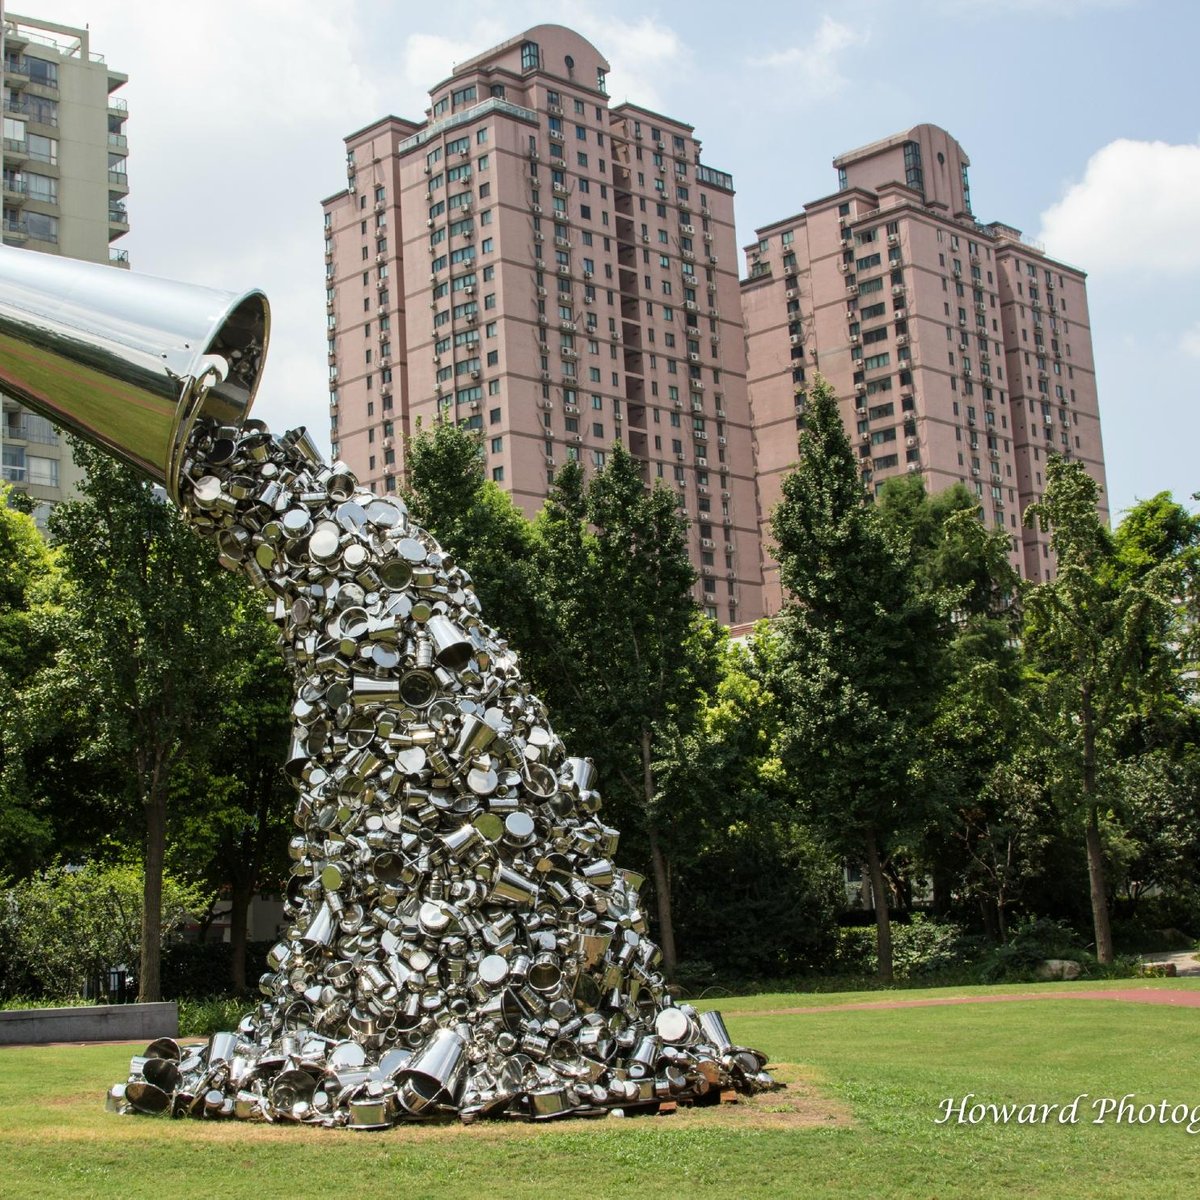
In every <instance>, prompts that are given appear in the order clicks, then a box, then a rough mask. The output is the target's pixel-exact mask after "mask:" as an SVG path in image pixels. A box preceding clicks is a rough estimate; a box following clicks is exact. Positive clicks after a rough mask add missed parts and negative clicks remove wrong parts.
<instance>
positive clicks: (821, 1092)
mask: <svg viewBox="0 0 1200 1200" xmlns="http://www.w3.org/2000/svg"><path fill="white" fill-rule="evenodd" d="M1083 986H1084V988H1086V989H1087V990H1092V989H1093V988H1095V987H1096V986H1097V985H1095V984H1089V985H1083ZM1101 986H1103V985H1101ZM1116 986H1121V987H1128V986H1130V985H1129V984H1128V983H1122V984H1120V985H1116ZM1134 986H1138V985H1134ZM1140 986H1144V987H1146V988H1148V989H1154V988H1161V987H1167V988H1193V989H1194V988H1196V987H1197V986H1200V984H1198V983H1197V982H1193V981H1183V980H1178V981H1177V980H1165V981H1161V982H1158V981H1154V982H1147V983H1146V984H1143V985H1140ZM1072 987H1073V985H1062V984H1048V985H1043V987H1041V988H1039V987H1036V986H1033V985H1020V986H1019V987H1017V988H1015V989H1013V988H1008V989H999V988H991V989H983V988H978V989H977V988H959V989H948V990H944V991H937V990H928V991H902V992H895V993H888V994H884V995H881V994H880V993H878V992H874V993H865V994H850V993H843V994H839V995H820V996H813V995H795V994H790V995H775V996H755V997H746V998H735V999H729V1000H722V1001H721V1002H720V1003H719V1005H716V1006H717V1007H720V1008H721V1009H722V1011H723V1012H724V1013H725V1014H726V1017H727V1023H728V1024H729V1026H730V1028H731V1031H732V1032H733V1035H734V1037H735V1038H737V1039H739V1040H742V1041H744V1042H746V1043H748V1044H750V1045H755V1046H759V1047H761V1048H762V1049H764V1050H766V1051H768V1052H769V1053H770V1055H771V1057H772V1059H773V1061H774V1062H775V1063H776V1064H778V1074H779V1076H780V1077H781V1078H783V1079H786V1080H788V1081H789V1082H790V1083H791V1084H792V1087H791V1088H789V1090H788V1091H787V1092H785V1093H779V1094H775V1095H772V1096H768V1097H764V1098H760V1099H759V1100H757V1101H756V1102H754V1103H753V1104H748V1105H746V1104H742V1105H736V1106H722V1107H721V1108H719V1109H717V1108H709V1109H702V1110H692V1111H681V1112H679V1113H677V1114H676V1115H674V1116H669V1117H641V1118H636V1119H633V1118H630V1119H626V1120H620V1119H616V1118H612V1117H609V1118H608V1119H606V1120H602V1121H570V1122H563V1123H550V1124H545V1125H536V1126H530V1125H519V1124H509V1123H491V1124H486V1125H475V1126H471V1127H468V1128H463V1127H460V1126H458V1125H453V1124H452V1125H446V1126H437V1127H429V1126H423V1127H420V1128H411V1127H410V1128H400V1129H395V1130H391V1131H388V1132H386V1133H382V1134H354V1133H349V1132H345V1131H337V1132H332V1131H326V1130H318V1129H307V1128H300V1127H295V1126H290V1127H282V1126H262V1125H247V1124H242V1123H237V1122H227V1123H224V1122H191V1121H187V1122H184V1121H175V1122H173V1121H169V1120H166V1119H154V1118H135V1117H118V1116H115V1115H112V1114H109V1113H106V1112H105V1111H104V1108H103V1098H104V1092H105V1088H106V1087H107V1085H108V1084H110V1083H112V1082H114V1081H115V1080H117V1079H119V1078H124V1074H125V1071H126V1069H127V1065H128V1059H129V1055H130V1053H131V1052H132V1050H133V1049H134V1048H131V1047H126V1046H87V1047H48V1048H40V1047H30V1048H10V1049H0V1196H3V1197H10V1196H11V1197H21V1198H23V1200H24V1198H26V1197H59V1196H62V1197H72V1198H83V1197H91V1196H105V1197H107V1196H112V1197H119V1198H120V1200H141V1198H142V1197H146V1198H147V1200H149V1198H153V1200H170V1198H172V1197H187V1198H188V1200H194V1198H195V1197H198V1196H207V1197H220V1198H221V1200H224V1198H226V1197H240V1196H246V1197H254V1198H255V1200H274V1198H276V1197H280V1198H282V1197H325V1196H337V1197H340V1198H345V1200H354V1198H358V1197H379V1198H381V1200H382V1198H384V1197H387V1198H388V1200H391V1198H392V1197H403V1198H410V1197H413V1198H415V1197H426V1196H428V1197H434V1196H438V1197H440V1196H462V1197H493V1196H494V1197H498V1198H502V1200H519V1198H522V1197H562V1198H563V1200H567V1198H573V1197H583V1198H587V1200H607V1198H608V1197H613V1198H614V1200H649V1198H651V1197H686V1198H688V1200H692V1198H694V1197H707V1196H721V1197H724V1198H726V1200H736V1198H739V1197H743V1196H752V1195H753V1196H839V1197H845V1196H857V1197H863V1198H871V1200H873V1198H875V1197H885V1196H915V1197H949V1196H972V1197H977V1198H986V1197H991V1196H1006V1197H1007V1196H1045V1197H1075V1196H1078V1197H1089V1198H1091V1197H1105V1196H1113V1197H1128V1196H1131V1195H1155V1196H1189V1197H1190V1196H1194V1195H1196V1193H1197V1191H1198V1190H1200V1135H1189V1134H1188V1133H1187V1132H1186V1131H1185V1130H1184V1129H1183V1128H1181V1127H1178V1126H1171V1125H1166V1126H1159V1125H1134V1126H1130V1125H1127V1124H1121V1125H1116V1124H1114V1123H1113V1122H1112V1119H1111V1118H1110V1119H1109V1121H1108V1123H1106V1124H1104V1125H1094V1124H1091V1123H1090V1122H1091V1119H1092V1118H1093V1117H1094V1116H1095V1115H1096V1114H1095V1111H1094V1110H1093V1109H1091V1108H1090V1104H1091V1101H1092V1100H1093V1099H1095V1098H1097V1097H1104V1096H1112V1097H1117V1098H1119V1097H1121V1096H1123V1095H1125V1094H1126V1093H1130V1092H1132V1093H1135V1094H1136V1097H1137V1102H1138V1103H1139V1104H1141V1103H1151V1102H1153V1103H1155V1104H1157V1103H1158V1102H1159V1101H1161V1100H1168V1101H1170V1102H1171V1103H1172V1104H1176V1103H1178V1104H1187V1105H1189V1106H1190V1107H1195V1108H1198V1109H1200V1071H1198V1070H1197V1066H1198V1063H1200V1009H1197V1008H1172V1007H1169V1006H1166V1005H1148V1004H1132V1003H1126V1002H1122V1001H1115V1000H1085V999H1062V1000H1053V1001H1051V1000H1038V999H1030V1000H1017V1001H1011V1002H1004V1003H980V1004H962V1005H953V1006H945V1007H940V1006H939V1007H932V1006H931V1007H902V1008H872V1009H855V1008H850V1007H847V1005H850V1004H854V1003H861V1002H867V1003H870V1002H876V1001H879V1000H881V999H894V1000H897V1001H911V1000H918V999H926V998H933V997H942V996H947V995H969V994H987V993H994V992H1000V993H1006V994H1010V995H1011V994H1013V993H1014V992H1020V993H1023V994H1033V993H1036V992H1039V991H1042V992H1046V991H1054V992H1070V991H1071V990H1072ZM1074 990H1081V989H1080V988H1079V987H1078V985H1075V986H1074ZM788 1008H801V1009H804V1010H805V1011H802V1012H798V1013H797V1012H791V1013H789V1012H781V1011H779V1010H782V1009H788ZM969 1092H973V1093H975V1094H976V1097H977V1098H978V1099H979V1100H981V1101H984V1102H987V1103H1013V1102H1016V1103H1022V1102H1025V1103H1027V1102H1037V1103H1039V1104H1053V1103H1059V1104H1063V1103H1068V1102H1070V1101H1071V1100H1072V1099H1074V1098H1075V1097H1076V1096H1077V1095H1078V1094H1079V1093H1081V1092H1085V1093H1087V1094H1088V1099H1087V1100H1085V1101H1083V1102H1082V1103H1081V1104H1080V1108H1079V1115H1080V1121H1079V1123H1078V1124H1076V1125H1059V1124H1056V1123H1055V1124H1050V1125H1045V1126H1040V1125H1039V1126H1022V1127H1018V1126H1015V1125H1010V1126H995V1125H991V1124H983V1125H975V1126H962V1127H959V1126H947V1125H942V1126H939V1125H936V1124H934V1121H935V1118H937V1117H938V1116H939V1109H938V1105H939V1103H941V1102H942V1101H943V1100H945V1099H946V1098H947V1097H949V1096H954V1097H962V1096H964V1095H966V1093H969Z"/></svg>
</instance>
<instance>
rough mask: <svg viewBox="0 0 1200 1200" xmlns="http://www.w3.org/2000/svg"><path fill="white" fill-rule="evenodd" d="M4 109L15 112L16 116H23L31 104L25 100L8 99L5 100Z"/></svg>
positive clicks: (7, 111)
mask: <svg viewBox="0 0 1200 1200" xmlns="http://www.w3.org/2000/svg"><path fill="white" fill-rule="evenodd" d="M4 111H5V112H6V113H13V114H14V115H15V116H19V117H23V116H24V115H25V114H26V113H27V112H28V111H29V105H28V104H26V103H25V101H24V100H8V99H6V100H5V101H4Z"/></svg>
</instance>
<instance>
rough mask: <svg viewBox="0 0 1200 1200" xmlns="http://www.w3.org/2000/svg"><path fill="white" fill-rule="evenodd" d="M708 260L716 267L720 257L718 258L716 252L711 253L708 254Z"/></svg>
mask: <svg viewBox="0 0 1200 1200" xmlns="http://www.w3.org/2000/svg"><path fill="white" fill-rule="evenodd" d="M708 261H709V262H710V263H711V264H712V265H713V266H714V267H715V266H716V265H717V263H718V261H719V259H718V258H717V256H716V255H715V254H710V255H709V256H708Z"/></svg>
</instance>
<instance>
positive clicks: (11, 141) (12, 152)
mask: <svg viewBox="0 0 1200 1200" xmlns="http://www.w3.org/2000/svg"><path fill="white" fill-rule="evenodd" d="M4 156H5V157H6V158H19V159H24V158H28V157H29V143H28V142H27V141H26V140H25V139H24V138H7V137H6V138H5V139H4Z"/></svg>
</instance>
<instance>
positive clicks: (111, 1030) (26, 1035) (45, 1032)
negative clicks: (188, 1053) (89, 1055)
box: [0, 1000, 179, 1046]
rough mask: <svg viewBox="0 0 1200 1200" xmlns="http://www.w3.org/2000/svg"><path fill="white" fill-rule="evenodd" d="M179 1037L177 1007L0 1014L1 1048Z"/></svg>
mask: <svg viewBox="0 0 1200 1200" xmlns="http://www.w3.org/2000/svg"><path fill="white" fill-rule="evenodd" d="M178 1036H179V1005H178V1004H176V1003H175V1001H174V1000H171V1001H166V1002H163V1003H160V1004H96V1005H88V1006H86V1007H82V1006H81V1007H79V1008H18V1009H13V1010H12V1011H11V1012H0V1046H15V1045H29V1044H31V1043H36V1042H125V1041H133V1040H135V1039H142V1038H144V1039H145V1040H146V1041H148V1042H151V1041H153V1040H154V1039H155V1038H158V1037H178Z"/></svg>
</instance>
